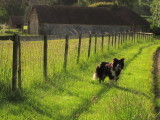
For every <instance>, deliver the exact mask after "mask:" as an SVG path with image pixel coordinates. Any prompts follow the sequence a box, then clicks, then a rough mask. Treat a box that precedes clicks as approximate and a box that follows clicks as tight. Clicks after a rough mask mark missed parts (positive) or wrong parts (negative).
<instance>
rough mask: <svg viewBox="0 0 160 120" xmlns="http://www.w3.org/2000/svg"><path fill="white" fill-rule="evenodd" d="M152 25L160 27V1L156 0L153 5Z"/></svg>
mask: <svg viewBox="0 0 160 120" xmlns="http://www.w3.org/2000/svg"><path fill="white" fill-rule="evenodd" d="M151 12H152V25H154V26H157V27H160V1H159V0H154V1H153V3H152V5H151Z"/></svg>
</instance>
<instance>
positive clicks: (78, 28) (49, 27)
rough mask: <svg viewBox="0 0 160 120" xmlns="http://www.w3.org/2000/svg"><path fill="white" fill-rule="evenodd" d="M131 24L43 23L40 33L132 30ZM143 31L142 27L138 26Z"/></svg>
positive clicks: (87, 32)
mask: <svg viewBox="0 0 160 120" xmlns="http://www.w3.org/2000/svg"><path fill="white" fill-rule="evenodd" d="M130 29H131V28H130V27H129V26H105V25H69V24H61V25H58V24H41V26H40V27H39V34H45V33H46V34H48V35H55V34H89V33H92V34H94V33H105V32H126V31H130ZM137 30H138V31H141V29H140V27H139V28H137Z"/></svg>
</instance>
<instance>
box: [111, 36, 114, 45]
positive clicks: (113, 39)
mask: <svg viewBox="0 0 160 120" xmlns="http://www.w3.org/2000/svg"><path fill="white" fill-rule="evenodd" d="M111 35H112V47H113V46H114V33H111Z"/></svg>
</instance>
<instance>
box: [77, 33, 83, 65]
mask: <svg viewBox="0 0 160 120" xmlns="http://www.w3.org/2000/svg"><path fill="white" fill-rule="evenodd" d="M81 39H82V35H81V34H80V35H79V42H78V55H77V64H78V63H79V58H80V54H81Z"/></svg>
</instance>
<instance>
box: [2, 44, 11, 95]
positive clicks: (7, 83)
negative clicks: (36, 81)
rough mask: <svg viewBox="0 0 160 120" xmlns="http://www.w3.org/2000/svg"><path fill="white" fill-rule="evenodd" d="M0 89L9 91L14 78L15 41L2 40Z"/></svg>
mask: <svg viewBox="0 0 160 120" xmlns="http://www.w3.org/2000/svg"><path fill="white" fill-rule="evenodd" d="M0 51H1V54H0V91H1V92H9V91H10V89H11V79H12V56H13V55H12V54H13V42H12V41H0Z"/></svg>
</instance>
